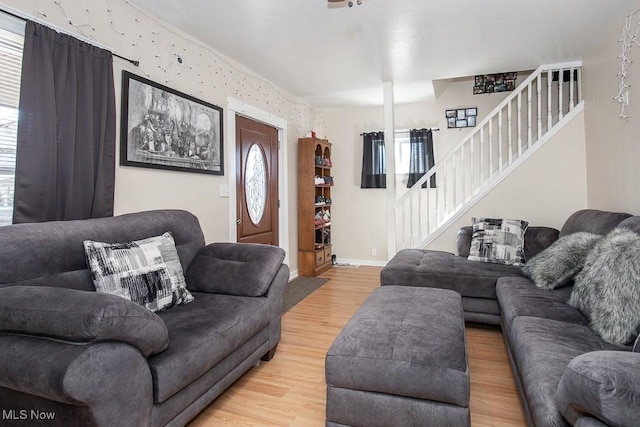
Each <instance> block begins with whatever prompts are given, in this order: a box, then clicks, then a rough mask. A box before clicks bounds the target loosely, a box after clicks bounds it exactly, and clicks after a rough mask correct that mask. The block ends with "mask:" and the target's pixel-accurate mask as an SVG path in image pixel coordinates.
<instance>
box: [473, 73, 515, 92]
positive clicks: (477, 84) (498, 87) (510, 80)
mask: <svg viewBox="0 0 640 427" xmlns="http://www.w3.org/2000/svg"><path fill="white" fill-rule="evenodd" d="M517 78H518V73H517V72H515V71H510V72H507V73H495V74H482V75H477V76H475V77H474V85H473V94H474V95H481V94H485V93H494V92H509V91H512V90H515V88H516V79H517Z"/></svg>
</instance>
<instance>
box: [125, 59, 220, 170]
mask: <svg viewBox="0 0 640 427" xmlns="http://www.w3.org/2000/svg"><path fill="white" fill-rule="evenodd" d="M120 121H121V124H120V164H121V165H123V166H137V167H143V168H154V169H166V170H174V171H182V172H195V173H205V174H212V175H224V155H223V134H222V108H221V107H218V106H216V105H213V104H209V103H207V102H205V101H202V100H199V99H196V98H194V97H192V96H190V95H187V94H185V93H181V92H178V91H177V90H175V89H172V88H169V87H166V86H163V85H160V84H158V83H155V82H152V81H151V80H148V79H145V78H144V77H140V76H137V75H135V74H132V73H130V72H128V71H123V72H122V114H121V120H120Z"/></svg>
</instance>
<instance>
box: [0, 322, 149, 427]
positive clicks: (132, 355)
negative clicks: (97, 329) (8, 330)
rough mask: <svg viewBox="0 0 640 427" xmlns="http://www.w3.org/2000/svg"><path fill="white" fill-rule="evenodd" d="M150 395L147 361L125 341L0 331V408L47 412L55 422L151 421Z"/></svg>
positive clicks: (85, 423) (141, 423) (98, 423)
mask: <svg viewBox="0 0 640 427" xmlns="http://www.w3.org/2000/svg"><path fill="white" fill-rule="evenodd" d="M152 396H153V384H152V379H151V371H150V369H149V365H148V363H147V359H145V358H144V357H143V356H142V354H141V353H140V352H139V351H138V350H137V349H136V348H134V347H133V346H131V345H129V344H125V343H121V342H101V343H93V344H86V345H77V344H70V343H66V342H62V341H56V340H50V339H42V338H40V337H32V336H26V335H22V336H21V335H14V334H5V333H0V401H1V402H2V404H0V406H1V407H2V409H3V410H5V411H9V410H13V411H15V413H18V414H20V413H27V414H30V413H31V411H37V412H38V413H41V412H42V411H47V412H49V413H51V414H52V415H53V416H55V425H96V426H99V425H104V426H108V425H113V426H116V425H117V426H125V425H130V426H141V425H151V409H152V406H153V398H152ZM22 411H24V412H22ZM48 422H49V423H50V424H52V425H53V421H51V420H48ZM23 423H26V424H24V425H27V424H29V423H30V421H24V422H23ZM9 424H11V423H9ZM18 424H21V423H19V422H16V425H18ZM44 424H47V423H46V422H45V423H44Z"/></svg>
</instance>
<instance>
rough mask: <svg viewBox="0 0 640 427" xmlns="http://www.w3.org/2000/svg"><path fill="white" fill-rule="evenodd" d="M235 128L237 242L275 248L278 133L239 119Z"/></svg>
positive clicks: (277, 199) (259, 123)
mask: <svg viewBox="0 0 640 427" xmlns="http://www.w3.org/2000/svg"><path fill="white" fill-rule="evenodd" d="M235 127H236V223H237V227H236V231H237V236H236V238H237V241H238V242H240V243H263V244H268V245H275V246H278V244H279V232H278V224H279V206H278V205H279V191H278V187H279V186H278V129H276V128H275V127H272V126H269V125H267V124H264V123H261V122H258V121H255V120H252V119H250V118H247V117H243V116H239V115H237V116H236V126H235Z"/></svg>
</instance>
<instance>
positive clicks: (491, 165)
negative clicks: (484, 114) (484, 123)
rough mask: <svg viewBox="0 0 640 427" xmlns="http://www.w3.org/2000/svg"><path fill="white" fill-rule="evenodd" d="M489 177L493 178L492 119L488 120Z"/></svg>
mask: <svg viewBox="0 0 640 427" xmlns="http://www.w3.org/2000/svg"><path fill="white" fill-rule="evenodd" d="M488 143H489V179H492V178H493V119H490V120H489V141H488Z"/></svg>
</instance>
